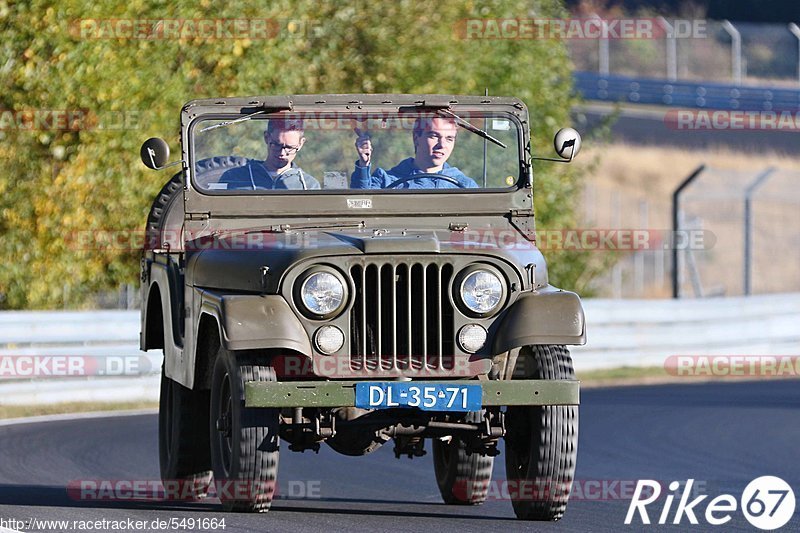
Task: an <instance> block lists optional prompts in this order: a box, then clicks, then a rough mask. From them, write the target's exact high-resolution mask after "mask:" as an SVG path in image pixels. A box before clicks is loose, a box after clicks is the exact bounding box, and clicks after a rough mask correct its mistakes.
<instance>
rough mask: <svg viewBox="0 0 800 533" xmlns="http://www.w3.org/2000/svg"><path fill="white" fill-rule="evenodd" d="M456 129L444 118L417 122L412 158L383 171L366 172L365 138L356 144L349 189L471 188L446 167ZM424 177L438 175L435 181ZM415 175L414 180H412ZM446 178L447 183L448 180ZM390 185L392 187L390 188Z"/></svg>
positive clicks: (368, 146) (467, 180)
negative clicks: (356, 153) (355, 159)
mask: <svg viewBox="0 0 800 533" xmlns="http://www.w3.org/2000/svg"><path fill="white" fill-rule="evenodd" d="M457 133H458V126H456V123H455V122H454V121H453V120H452V119H448V118H440V117H434V118H418V119H417V120H416V122H415V123H414V131H413V140H414V157H409V158H408V159H404V160H403V161H401V162H400V163H399V164H398V165H397V166H395V167H394V168H392V169H390V170H389V171H386V170H384V169H382V168H377V169H375V171H374V172H370V170H371V168H370V162H371V160H372V141H371V140H370V138H369V135H368V134H361V135H359V138H358V139H357V140H356V151H357V152H358V157H359V159H358V161H356V165H355V169H354V170H353V173H352V174H351V176H350V188H352V189H386V188H396V189H454V188H465V189H466V188H475V187H478V184H477V183H475V181H474V180H473V179H472V178H469V177H467V176H466V175H465V174H464V173H463V172H461V171H460V170H458V169H457V168H456V167H452V166H450V165H448V164H447V159H448V158H449V157H450V154H451V153H453V148H454V147H455V145H456V134H457ZM426 174H439V175H441V176H447V178H436V177H433V176H429V175H426ZM416 175H419V177H418V178H414V176H416ZM448 178H449V179H448ZM393 185H394V186H393Z"/></svg>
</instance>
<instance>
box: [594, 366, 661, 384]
mask: <svg viewBox="0 0 800 533" xmlns="http://www.w3.org/2000/svg"><path fill="white" fill-rule="evenodd" d="M667 377H670V375H669V374H667V372H666V370H664V367H661V366H643V367H634V366H623V367H619V368H604V369H602V370H590V371H588V372H578V379H580V380H581V381H584V382H595V381H610V380H615V381H616V380H631V381H634V380H641V379H655V378H667Z"/></svg>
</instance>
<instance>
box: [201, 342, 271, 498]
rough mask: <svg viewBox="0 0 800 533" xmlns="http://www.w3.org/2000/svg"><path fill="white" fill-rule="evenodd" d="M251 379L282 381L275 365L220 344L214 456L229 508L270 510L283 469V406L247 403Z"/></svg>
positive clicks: (214, 397)
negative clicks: (280, 457) (246, 389)
mask: <svg viewBox="0 0 800 533" xmlns="http://www.w3.org/2000/svg"><path fill="white" fill-rule="evenodd" d="M248 381H276V377H275V371H274V369H273V368H272V367H271V366H270V365H269V364H268V363H266V362H264V361H263V360H260V359H258V358H256V357H254V356H253V355H245V354H239V355H238V356H237V355H236V354H235V353H234V352H230V351H228V350H226V349H225V348H224V347H222V346H220V348H219V352H218V353H217V359H216V363H215V364H214V373H213V376H212V378H211V417H210V424H209V428H210V433H211V462H212V464H213V466H214V479H215V481H216V489H217V495H218V496H219V498H220V501H221V502H222V505H223V507H225V509H226V510H228V511H241V512H266V511H268V510H269V507H270V505H271V504H272V498H273V496H274V494H275V488H276V479H277V475H278V454H279V429H280V411H279V410H278V409H263V408H253V407H250V408H247V407H245V405H244V384H245V383H246V382H248Z"/></svg>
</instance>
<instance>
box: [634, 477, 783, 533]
mask: <svg viewBox="0 0 800 533" xmlns="http://www.w3.org/2000/svg"><path fill="white" fill-rule="evenodd" d="M693 485H694V480H693V479H689V480H687V481H686V483H685V484H683V485H682V484H681V483H680V482H678V481H673V482H672V483H670V484H669V491H670V493H668V494H667V495H666V497H665V498H664V499H663V507H661V509H660V512H658V504H656V505H653V506H652V507H651V508H650V509H649V510H650V511H651V512H652V511H656V512H657V513H658V514H657V515H656V516H657V518H656V516H654V517H653V519H654V520H656V522H655V523H657V524H662V525H663V524H668V523H670V524H682V523H684V524H685V523H686V521H688V522H689V523H690V524H694V525H697V524H699V523H700V522H699V520H698V516H699V517H700V518H702V519H705V522H706V523H707V524H710V525H712V526H721V525H723V524H727V523H728V522H730V520H731V519H732V518H733V514H734V513H736V512H737V509H740V510H741V512H742V514H743V515H744V517H745V518H746V519H747V521H748V522H750V524H751V525H753V526H755V527H757V528H758V529H761V530H765V531H769V530H773V529H778V528H779V527H783V526H784V525H786V523H788V522H789V520H791V519H792V516H793V515H794V509H795V499H794V491H793V490H792V487H790V486H789V484H788V483H786V482H785V481H784V480H782V479H781V478H779V477H775V476H761V477H759V478H756V479H754V480H753V481H751V482H750V483H749V484H748V485H747V487H745V489H744V491H743V492H742V496H741V498H740V499H739V500H737V499H736V497H734V496H733V495H731V494H720V495H719V496H717V497H715V498H713V499H712V500H710V501H708V502H706V504H705V511H701V509H702V508H703V506H702V505H701V504H702V503H703V501H704V500H705V499H706V498H708V495H707V494H702V495H700V496H697V497H695V498H693V499H691V500H690V499H689V498H691V497H692V496H693V494H692V486H693ZM681 487H682V490H681ZM661 493H662V487H661V484H660V483H659V482H658V481H654V480H651V479H643V480H639V481H638V483H637V484H636V489H635V490H634V493H633V498H632V499H631V503H630V505H629V506H628V514H627V515H626V516H625V523H626V524H631V523H633V522H634V521H635V517H636V515H637V514H638V519H639V520H641V522H642V523H643V524H650V523H651V518H650V515H649V514H648V506H649V505H651V504H653V503H655V502H656V501H657V500H659V498H660V496H661ZM676 497H677V500H678V503H677V505H676V506H675V508H674V509H675V510H674V512H673V510H672V509H673V503H674V501H675V499H676ZM670 518H671V520H670ZM684 519H685V521H684Z"/></svg>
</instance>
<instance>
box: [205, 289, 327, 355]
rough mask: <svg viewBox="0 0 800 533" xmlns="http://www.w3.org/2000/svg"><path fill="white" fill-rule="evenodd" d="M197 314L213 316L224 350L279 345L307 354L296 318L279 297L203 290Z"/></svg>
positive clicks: (305, 336)
mask: <svg viewBox="0 0 800 533" xmlns="http://www.w3.org/2000/svg"><path fill="white" fill-rule="evenodd" d="M201 313H208V314H210V315H212V316H214V317H215V318H216V319H217V323H218V324H219V327H220V339H221V340H222V344H223V346H225V348H227V349H228V350H254V349H265V348H280V349H286V350H294V351H296V352H300V353H304V354H307V355H309V356H310V355H311V343H310V341H309V339H308V334H307V333H306V330H305V329H304V328H303V325H302V324H301V323H300V320H299V319H298V318H297V316H296V315H295V314H294V312H292V309H291V308H290V307H289V304H288V303H287V302H286V300H284V299H283V297H282V296H280V295H277V294H269V295H218V294H214V293H211V292H206V291H204V293H203V303H202V305H201Z"/></svg>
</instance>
